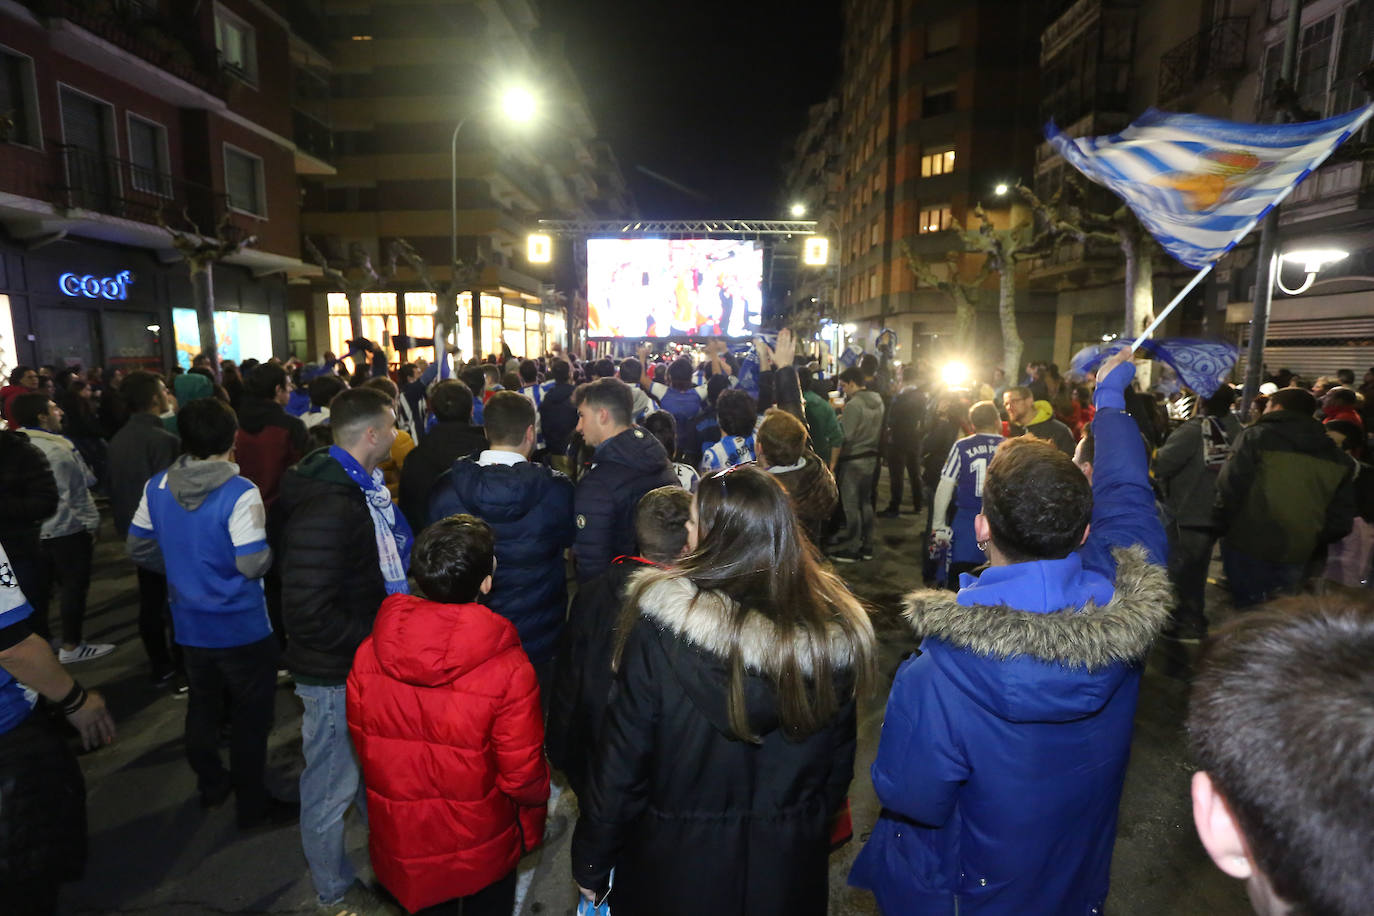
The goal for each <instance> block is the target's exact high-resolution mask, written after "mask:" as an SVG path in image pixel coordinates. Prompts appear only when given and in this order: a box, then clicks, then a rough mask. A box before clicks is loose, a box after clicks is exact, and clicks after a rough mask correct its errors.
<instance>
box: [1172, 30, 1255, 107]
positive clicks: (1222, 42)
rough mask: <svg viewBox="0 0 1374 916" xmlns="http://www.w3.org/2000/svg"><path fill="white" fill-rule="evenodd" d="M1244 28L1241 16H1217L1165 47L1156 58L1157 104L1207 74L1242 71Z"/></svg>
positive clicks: (1188, 89) (1208, 77) (1190, 85)
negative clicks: (1185, 36) (1221, 17)
mask: <svg viewBox="0 0 1374 916" xmlns="http://www.w3.org/2000/svg"><path fill="white" fill-rule="evenodd" d="M1248 30H1249V20H1248V19H1247V18H1246V17H1244V16H1233V17H1230V18H1227V19H1218V20H1217V21H1216V22H1214V23H1212V25H1211V27H1209V28H1207V29H1204V30H1203V31H1201V32H1198V33H1197V34H1196V35H1194V36H1192V37H1191V38H1189V39H1188V40H1187V41H1184V42H1181V43H1180V44H1178V45H1176V46H1175V47H1173V48H1172V49H1170V50H1169V51H1166V52H1165V53H1164V55H1163V56H1162V57H1161V58H1160V61H1159V64H1160V66H1159V102H1160V104H1163V105H1167V104H1168V103H1169V102H1171V101H1173V100H1175V99H1177V98H1179V97H1180V96H1182V95H1186V94H1187V93H1188V92H1189V91H1190V90H1192V89H1194V88H1196V87H1197V86H1199V85H1201V84H1202V83H1203V82H1205V81H1206V80H1208V79H1210V78H1213V77H1225V76H1232V75H1236V74H1240V73H1242V72H1244V70H1245V44H1246V39H1247V38H1248Z"/></svg>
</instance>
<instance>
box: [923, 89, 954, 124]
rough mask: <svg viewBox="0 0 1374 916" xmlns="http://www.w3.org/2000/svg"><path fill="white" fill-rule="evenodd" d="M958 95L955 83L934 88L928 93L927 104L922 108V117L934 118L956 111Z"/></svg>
mask: <svg viewBox="0 0 1374 916" xmlns="http://www.w3.org/2000/svg"><path fill="white" fill-rule="evenodd" d="M956 96H957V93H956V90H955V86H954V84H953V83H949V84H946V85H943V86H933V87H931V88H930V89H929V90H927V91H926V96H925V102H924V104H923V105H922V106H921V117H923V118H933V117H935V116H936V115H942V114H948V113H949V112H951V111H953V110H954V105H955V102H956V101H957V97H956Z"/></svg>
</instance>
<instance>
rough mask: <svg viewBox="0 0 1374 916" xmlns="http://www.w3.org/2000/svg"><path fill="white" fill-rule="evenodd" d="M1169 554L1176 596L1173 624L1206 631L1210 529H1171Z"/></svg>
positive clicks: (1213, 539) (1211, 544) (1212, 536)
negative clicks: (1190, 626) (1176, 603)
mask: <svg viewBox="0 0 1374 916" xmlns="http://www.w3.org/2000/svg"><path fill="white" fill-rule="evenodd" d="M1170 533H1171V534H1172V535H1173V543H1172V544H1171V545H1170V547H1171V550H1170V551H1169V579H1170V580H1171V581H1172V582H1173V583H1174V591H1175V592H1177V594H1178V605H1177V607H1176V608H1175V609H1174V620H1175V622H1177V623H1180V624H1185V623H1186V624H1188V625H1194V624H1195V625H1197V626H1199V627H1201V628H1202V629H1204V630H1205V629H1207V613H1206V608H1205V605H1206V594H1207V569H1208V567H1209V566H1211V565H1212V548H1213V547H1214V546H1216V542H1217V536H1216V534H1215V533H1213V531H1212V529H1210V528H1184V527H1175V528H1174V529H1173V531H1172V532H1170Z"/></svg>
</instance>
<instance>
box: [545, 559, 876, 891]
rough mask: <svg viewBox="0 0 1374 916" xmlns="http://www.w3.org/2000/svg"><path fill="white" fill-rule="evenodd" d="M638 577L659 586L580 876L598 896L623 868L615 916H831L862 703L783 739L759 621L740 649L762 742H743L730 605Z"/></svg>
mask: <svg viewBox="0 0 1374 916" xmlns="http://www.w3.org/2000/svg"><path fill="white" fill-rule="evenodd" d="M639 576H650V577H655V578H657V580H658V581H656V582H655V583H654V584H653V585H652V586H651V587H650V589H649V591H647V592H646V593H645V594H644V598H643V600H642V601H641V602H640V613H641V616H640V619H639V622H638V624H637V625H636V626H635V629H634V630H633V631H632V633H631V634H630V636H629V639H628V643H627V644H626V647H625V652H624V655H623V657H622V660H621V666H620V671H619V673H618V674H617V676H616V680H615V683H614V687H613V688H612V692H611V697H610V700H609V703H608V705H607V708H606V714H605V717H604V719H603V722H602V727H601V731H600V734H599V735H598V744H597V747H596V750H595V761H594V764H593V766H592V770H591V775H590V779H589V780H588V785H587V792H586V795H585V797H583V798H580V799H579V804H580V805H581V819H580V820H579V821H578V823H577V829H576V831H575V833H574V835H573V844H572V868H573V877H574V879H575V880H576V881H577V883H578V884H580V885H582V886H583V887H586V888H589V889H592V890H597V891H600V890H603V889H604V888H605V887H606V884H607V878H608V875H609V873H610V870H611V868H612V867H614V868H615V870H616V872H615V886H614V888H613V889H612V891H611V894H610V905H611V911H612V912H613V913H615V916H677V914H681V916H696V914H699V913H710V914H712V916H772V914H778V916H782V914H787V916H823V914H824V913H825V912H826V908H827V904H828V875H829V854H830V831H829V825H830V822H831V819H832V817H833V816H834V814H835V813H836V812H837V811H838V810H839V808H840V806H841V805H842V804H843V802H844V799H845V796H846V793H847V792H848V790H849V782H850V779H851V777H852V776H853V769H854V749H855V711H854V709H855V707H854V702H853V701H852V700H850V701H849V702H846V703H845V704H844V705H843V706H842V707H841V709H840V711H839V713H838V714H837V715H836V717H835V718H834V719H833V720H832V721H831V722H830V723H829V724H828V725H826V726H825V727H823V728H822V729H821V730H820V731H818V732H816V733H814V734H812V735H810V736H807V737H805V738H802V739H800V740H789V739H788V738H786V737H784V735H783V732H782V730H781V728H780V721H779V715H778V709H777V703H776V699H775V694H774V691H773V687H772V680H771V676H770V673H768V668H769V664H770V661H771V659H772V653H771V652H770V651H769V650H770V648H771V647H772V646H773V645H775V644H776V642H777V640H778V639H779V638H780V636H779V634H778V633H777V632H776V630H775V628H774V625H773V624H772V623H771V622H770V621H768V620H767V619H766V618H764V617H762V615H752V616H750V617H749V618H748V619H747V621H746V625H745V628H744V632H743V633H742V635H741V637H740V644H741V648H742V651H743V655H744V662H745V668H746V670H747V671H748V672H749V673H748V674H747V675H746V677H745V698H746V705H747V708H748V715H749V722H750V725H751V727H752V728H753V729H754V731H755V733H756V734H758V735H759V736H760V737H761V739H762V741H761V743H759V744H753V743H751V742H748V741H742V740H740V739H738V738H735V737H734V736H733V734H732V732H731V729H730V726H729V720H728V716H727V712H726V704H727V695H728V686H727V685H728V684H729V672H728V662H727V660H726V659H727V653H728V651H729V650H728V646H729V644H730V636H729V635H728V632H729V630H730V623H729V618H730V615H731V611H730V609H729V605H728V604H727V602H728V599H722V598H721V597H719V596H717V595H713V594H710V593H699V592H697V590H696V588H695V586H693V585H692V584H691V583H690V582H689V581H688V580H686V579H683V578H681V577H675V576H674V575H673V573H672V571H671V570H668V571H653V570H651V571H648V572H642V573H639ZM636 581H637V580H636ZM631 587H633V585H632V586H631ZM694 597H695V598H696V600H695V601H693V599H694ZM839 639H842V637H839V636H838V634H835V635H833V636H832V639H831V643H832V645H834V644H835V643H836V641H837V640H839ZM835 677H836V680H837V681H841V682H846V683H847V682H849V680H850V678H849V676H848V674H847V672H845V671H837V672H836V673H835Z"/></svg>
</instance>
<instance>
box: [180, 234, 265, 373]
mask: <svg viewBox="0 0 1374 916" xmlns="http://www.w3.org/2000/svg"><path fill="white" fill-rule="evenodd" d="M181 218H182V219H183V220H184V221H185V222H186V225H187V226H189V227H190V231H184V230H181V229H176V228H174V227H172V226H171V225H169V224H168V222H167V219H166V217H165V215H164V214H163V212H162V210H161V209H159V210H158V211H157V223H158V225H159V226H161V227H162V228H163V230H165V231H166V232H167V234H168V235H170V236H171V237H172V247H173V248H175V249H176V251H177V253H178V254H180V255H181V256H182V258H183V259H185V261H186V266H187V267H189V268H190V271H191V296H192V299H193V302H194V305H195V309H196V326H197V328H198V329H199V331H200V351H201V352H202V353H204V354H205V355H206V356H208V357H209V358H210V368H211V370H212V371H214V372H219V341H218V337H217V335H216V333H215V275H214V267H215V264H217V263H218V262H220V261H223V260H224V259H225V258H228V257H231V256H232V255H236V254H238V253H239V252H240V251H242V250H243V249H245V248H251V247H253V246H254V245H256V244H257V241H258V237H257V236H256V235H245V234H244V233H243V231H242V230H241V229H239V227H237V226H235V225H234V224H233V222H232V220H231V219H230V214H229V211H227V210H226V211H225V212H224V213H222V214H220V217H219V220H218V221H217V222H216V223H215V231H214V234H212V235H206V234H205V233H204V232H202V231H201V228H200V226H199V225H198V224H197V223H196V221H195V220H194V219H192V218H191V213H190V210H189V209H183V210H182V211H181Z"/></svg>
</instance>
